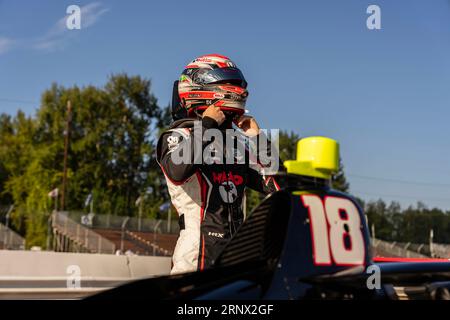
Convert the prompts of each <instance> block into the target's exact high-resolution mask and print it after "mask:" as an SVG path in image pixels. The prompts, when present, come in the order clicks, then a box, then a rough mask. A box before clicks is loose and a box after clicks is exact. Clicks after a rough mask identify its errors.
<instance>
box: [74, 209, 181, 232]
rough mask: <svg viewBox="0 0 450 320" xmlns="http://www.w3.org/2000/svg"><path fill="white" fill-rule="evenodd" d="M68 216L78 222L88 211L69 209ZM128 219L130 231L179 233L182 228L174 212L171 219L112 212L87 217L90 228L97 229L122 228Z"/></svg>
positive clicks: (127, 223)
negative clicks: (118, 214)
mask: <svg viewBox="0 0 450 320" xmlns="http://www.w3.org/2000/svg"><path fill="white" fill-rule="evenodd" d="M68 216H69V217H70V218H71V219H72V220H74V221H77V222H80V223H81V221H82V220H83V219H84V218H87V217H88V214H87V213H84V212H80V211H69V212H68ZM125 220H126V229H127V230H129V231H142V232H159V233H173V234H178V233H179V231H180V228H179V226H178V216H177V215H176V214H172V219H171V221H168V220H164V219H144V218H141V219H140V218H138V217H128V216H116V215H111V214H95V215H93V216H92V219H91V220H90V219H86V221H87V222H89V223H88V224H85V225H86V226H87V227H89V228H95V229H116V230H120V229H122V225H123V222H124V221H125Z"/></svg>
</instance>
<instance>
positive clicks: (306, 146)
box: [88, 137, 450, 300]
mask: <svg viewBox="0 0 450 320" xmlns="http://www.w3.org/2000/svg"><path fill="white" fill-rule="evenodd" d="M338 159H339V145H338V143H337V142H336V141H334V140H332V139H329V138H325V137H310V138H305V139H301V140H300V141H299V142H298V145H297V159H296V160H290V161H286V162H285V163H284V165H285V167H286V172H285V173H280V174H279V175H278V176H277V179H278V180H283V185H284V186H285V187H284V188H283V189H282V190H280V191H277V192H275V193H273V194H270V195H269V196H267V197H266V198H265V199H264V201H263V202H262V203H261V204H260V205H259V206H258V207H257V208H256V209H255V210H253V212H252V213H251V214H249V216H248V217H247V219H246V220H245V222H244V223H243V224H242V225H241V227H240V228H239V229H238V231H237V232H236V233H235V235H234V236H233V237H232V238H231V239H230V241H229V242H228V244H227V245H226V247H225V248H224V249H223V251H222V252H221V253H220V255H219V256H218V258H217V259H216V260H215V263H214V265H213V267H211V268H209V269H207V270H205V271H201V272H192V273H186V274H179V275H171V276H163V277H157V278H149V279H144V280H137V281H134V282H130V283H127V284H124V285H122V286H120V287H117V288H114V289H111V290H108V291H104V292H102V293H99V294H97V295H93V296H91V297H88V299H89V300H110V299H131V300H134V299H138V300H142V299H148V300H155V299H156V300H158V299H169V300H177V299H183V300H185V299H195V300H226V299H233V300H240V299H242V300H247V299H249V300H257V299H264V300H265V299H280V300H291V299H293V300H298V299H353V300H361V299H363V300H373V299H375V300H399V299H431V300H441V299H445V300H449V299H450V293H449V292H450V262H449V261H448V260H447V261H445V260H444V261H442V262H441V261H437V260H430V261H427V260H424V261H420V262H418V261H414V262H411V261H406V262H405V261H404V260H402V259H389V258H387V259H380V260H378V259H376V258H374V257H373V256H372V252H371V244H370V241H371V240H370V235H369V230H368V227H367V222H366V218H365V215H364V212H363V210H362V209H361V207H360V206H359V205H358V203H357V201H356V200H355V199H354V198H353V197H352V196H350V195H348V194H346V193H342V192H338V191H336V190H333V189H332V188H331V187H330V178H331V176H332V174H333V173H334V172H336V171H337V168H338Z"/></svg>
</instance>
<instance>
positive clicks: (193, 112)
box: [157, 54, 279, 274]
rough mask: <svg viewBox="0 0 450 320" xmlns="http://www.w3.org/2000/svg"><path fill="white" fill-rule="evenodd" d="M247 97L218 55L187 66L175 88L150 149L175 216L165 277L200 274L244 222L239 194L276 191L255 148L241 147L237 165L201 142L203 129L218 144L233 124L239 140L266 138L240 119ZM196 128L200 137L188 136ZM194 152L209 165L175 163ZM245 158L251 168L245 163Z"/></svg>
mask: <svg viewBox="0 0 450 320" xmlns="http://www.w3.org/2000/svg"><path fill="white" fill-rule="evenodd" d="M247 96H248V92H247V82H246V81H245V78H244V76H243V75H242V73H241V71H240V70H239V69H238V68H237V67H236V65H235V64H234V63H233V62H232V61H231V60H230V59H229V58H227V57H225V56H222V55H217V54H210V55H204V56H201V57H198V58H197V59H194V60H193V61H192V62H190V63H189V64H188V65H187V66H186V68H185V70H184V71H183V73H182V75H181V77H180V79H179V81H176V82H175V84H174V97H173V103H172V116H173V118H174V120H175V121H174V122H173V123H172V125H171V126H170V128H169V129H168V130H167V131H165V132H164V133H163V134H162V135H161V136H160V138H159V140H158V146H157V161H158V163H159V165H160V167H161V169H162V171H163V172H164V175H165V178H166V182H167V186H168V190H169V194H170V196H171V200H172V204H173V206H174V207H175V209H176V210H177V212H178V215H179V225H180V235H179V238H178V241H177V244H176V247H175V251H174V254H173V258H172V260H173V268H172V270H171V274H177V273H184V272H191V271H196V270H204V269H205V268H207V267H209V266H210V265H212V264H213V263H214V259H215V258H216V257H217V255H218V253H220V251H221V250H222V249H223V247H224V245H225V244H226V242H227V241H228V240H229V239H230V237H231V236H232V235H233V234H234V232H235V231H236V230H237V228H238V227H239V225H240V224H241V223H242V222H243V219H244V215H243V210H242V205H243V199H244V193H245V188H246V187H249V188H252V189H254V190H256V191H259V192H262V193H265V194H268V193H270V192H273V191H276V190H278V189H279V186H278V184H277V182H276V181H275V179H274V178H273V177H272V176H269V175H266V172H267V171H265V170H266V169H267V166H266V167H265V166H264V165H262V164H261V162H260V161H258V159H259V158H258V157H259V156H260V154H259V153H260V150H258V148H255V150H256V151H255V153H256V154H250V151H249V149H248V148H245V149H244V150H245V152H244V153H245V154H244V158H245V159H244V161H237V160H238V158H242V155H241V154H239V152H236V151H233V156H232V162H231V163H230V162H229V161H226V160H225V157H226V156H227V151H226V150H227V149H226V148H225V147H223V145H216V144H215V142H214V141H213V140H210V139H205V138H204V136H203V134H204V133H205V132H206V130H208V129H217V130H216V131H218V130H220V132H221V134H222V135H223V137H224V140H223V141H225V140H226V139H225V138H226V137H225V136H226V135H228V134H229V132H230V131H229V130H227V129H232V127H233V123H234V124H235V125H236V126H237V127H238V128H239V129H240V130H239V131H240V132H241V133H243V134H244V135H246V136H251V137H253V138H256V139H263V138H266V137H265V135H264V133H262V132H261V131H260V128H259V126H258V124H257V122H256V120H255V119H254V118H252V117H250V116H248V115H245V114H244V113H245V102H246V99H247ZM196 124H197V126H198V127H200V128H201V129H202V135H196V134H195V132H194V131H195V130H194V129H195V127H196ZM198 127H197V128H198ZM198 143H199V144H198ZM238 143H239V142H238ZM196 145H197V146H198V145H200V147H201V148H202V150H201V151H202V152H201V153H200V154H202V155H203V151H204V150H205V149H206V148H209V149H210V150H209V151H211V154H212V155H213V160H214V161H209V162H208V161H205V159H200V160H201V161H200V162H199V161H196V159H194V158H195V156H196V153H195V152H192V153H191V155H189V156H188V159H189V161H184V162H180V161H178V160H177V161H175V160H174V154H176V153H177V152H179V153H182V151H181V150H183V151H184V152H186V150H192V149H194V148H195V146H196ZM256 145H257V144H256ZM246 146H247V147H248V145H246ZM235 150H242V149H239V148H236V149H235ZM273 150H274V149H273V146H271V144H270V143H268V144H267V149H266V150H265V152H266V153H265V154H266V155H267V156H269V157H271V158H272V159H274V158H276V161H277V163H278V154H277V153H276V152H274V151H273ZM261 153H262V152H261ZM197 155H198V153H197ZM252 156H253V159H255V158H256V160H257V161H253V163H252V161H250V159H251V157H252ZM265 163H267V162H265ZM277 169H278V167H277ZM272 173H273V172H272Z"/></svg>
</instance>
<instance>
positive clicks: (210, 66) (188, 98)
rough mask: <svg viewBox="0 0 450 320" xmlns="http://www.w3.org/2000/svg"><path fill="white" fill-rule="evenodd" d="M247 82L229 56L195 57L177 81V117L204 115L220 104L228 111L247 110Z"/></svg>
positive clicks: (174, 105) (174, 108)
mask: <svg viewBox="0 0 450 320" xmlns="http://www.w3.org/2000/svg"><path fill="white" fill-rule="evenodd" d="M247 96H248V91H247V81H246V80H245V78H244V75H243V74H242V72H241V71H240V70H239V69H238V68H237V66H236V65H235V64H234V62H232V61H231V60H230V59H229V58H228V57H225V56H222V55H219V54H207V55H203V56H200V57H198V58H196V59H194V60H192V61H191V62H190V63H189V64H188V65H187V66H186V68H185V69H184V71H183V72H182V74H181V76H180V79H179V80H177V81H175V83H174V88H173V95H172V116H173V118H174V120H177V119H180V118H184V117H192V116H194V115H196V114H197V115H199V114H201V113H202V112H203V111H204V110H205V109H207V108H208V107H209V106H210V105H216V106H218V107H220V109H221V110H222V111H223V112H224V113H226V114H230V113H231V114H233V115H236V116H239V115H242V114H243V113H244V112H245V102H246V100H247Z"/></svg>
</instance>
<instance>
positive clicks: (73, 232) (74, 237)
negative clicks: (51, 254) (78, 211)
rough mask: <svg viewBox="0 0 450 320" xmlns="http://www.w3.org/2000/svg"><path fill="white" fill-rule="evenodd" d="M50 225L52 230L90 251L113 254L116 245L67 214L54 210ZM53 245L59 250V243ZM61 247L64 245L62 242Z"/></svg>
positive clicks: (57, 239)
mask: <svg viewBox="0 0 450 320" xmlns="http://www.w3.org/2000/svg"><path fill="white" fill-rule="evenodd" d="M52 227H53V230H54V232H56V233H57V234H58V233H59V234H61V235H62V236H64V237H67V238H68V239H70V241H72V242H73V243H74V244H76V245H77V246H81V247H84V248H85V249H86V250H87V251H89V252H91V253H109V254H113V253H115V251H116V246H115V244H114V243H113V242H111V241H109V240H108V239H106V238H104V237H102V236H101V235H99V234H98V233H96V232H94V231H92V230H91V229H89V228H87V227H85V226H83V225H81V224H80V223H76V222H74V221H73V220H72V219H70V218H69V217H68V216H67V214H64V213H62V212H54V213H53V214H52ZM56 241H57V242H58V241H59V238H58V237H56ZM55 247H56V248H55V249H57V251H59V250H58V248H61V243H56V245H55ZM62 247H64V244H63V245H62ZM63 251H64V250H63Z"/></svg>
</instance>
